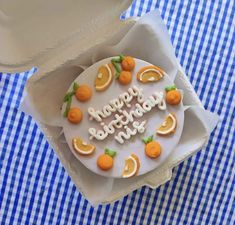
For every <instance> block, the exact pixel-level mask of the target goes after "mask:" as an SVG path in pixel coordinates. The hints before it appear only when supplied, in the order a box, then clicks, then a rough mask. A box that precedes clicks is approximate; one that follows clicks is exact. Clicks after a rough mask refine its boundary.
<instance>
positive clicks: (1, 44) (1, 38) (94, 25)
mask: <svg viewBox="0 0 235 225" xmlns="http://www.w3.org/2000/svg"><path fill="white" fill-rule="evenodd" d="M130 4H131V0H124V1H123V0H99V1H93V0H86V1H81V0H80V1H74V0H51V1H42V0H34V1H30V0H21V1H15V0H10V1H9V0H2V1H1V2H0V49H1V51H0V71H1V72H20V71H25V70H27V69H29V68H31V67H38V68H39V69H42V68H43V67H44V66H45V64H48V65H49V62H50V60H51V59H52V58H54V57H57V60H56V61H55V60H54V61H53V63H50V65H51V66H52V65H53V67H54V66H56V65H55V64H57V63H58V64H61V63H63V62H64V60H65V57H71V58H72V54H75V53H77V54H78V53H79V52H81V51H82V47H83V46H84V45H85V44H86V45H91V46H94V45H95V44H98V42H99V40H103V39H104V38H107V37H108V35H111V34H112V33H113V32H114V31H115V30H116V31H117V30H118V29H119V28H121V27H122V26H124V25H125V24H124V23H123V22H122V21H121V20H120V15H121V13H122V12H123V11H124V10H125V9H127V8H128V6H129V5H130ZM75 43H76V44H75ZM78 43H80V44H78ZM69 48H70V49H72V52H70V54H69V55H66V54H65V50H68V49H69ZM55 62H56V63H55ZM58 64H57V65H58ZM48 65H47V67H48Z"/></svg>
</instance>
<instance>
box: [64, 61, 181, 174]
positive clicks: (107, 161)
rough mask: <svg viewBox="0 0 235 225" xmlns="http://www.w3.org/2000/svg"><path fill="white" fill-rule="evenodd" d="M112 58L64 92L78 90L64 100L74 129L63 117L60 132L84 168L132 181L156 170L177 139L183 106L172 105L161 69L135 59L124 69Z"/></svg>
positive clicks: (171, 88) (170, 88) (169, 84)
mask: <svg viewBox="0 0 235 225" xmlns="http://www.w3.org/2000/svg"><path fill="white" fill-rule="evenodd" d="M113 58H114V57H112V58H106V59H103V60H101V61H99V62H97V63H95V64H93V65H92V66H90V67H89V68H87V69H86V70H84V71H83V72H82V73H81V74H80V75H79V76H78V77H77V78H76V79H75V81H74V82H73V83H72V84H71V86H70V88H69V90H68V93H71V92H72V90H79V89H80V90H79V91H74V94H72V95H70V97H68V96H69V95H67V99H65V102H64V104H63V107H62V114H64V112H65V111H66V106H67V107H68V102H69V105H70V104H71V105H70V110H71V109H73V110H74V109H79V110H77V111H76V110H74V112H73V114H72V113H71V112H70V114H69V115H66V116H67V117H69V118H72V120H75V123H76V124H75V123H71V121H69V120H68V119H69V118H66V117H64V119H63V131H64V135H65V138H66V141H67V143H68V145H69V147H70V149H71V151H72V152H73V154H74V155H75V156H76V158H77V159H78V160H80V161H81V162H82V163H83V164H84V166H86V167H87V168H88V169H90V170H91V171H93V172H95V173H97V174H99V175H102V176H108V177H115V178H121V177H131V176H134V175H141V174H145V173H147V172H149V171H151V170H153V169H155V168H157V167H159V166H160V165H161V164H162V163H163V162H164V161H165V160H166V159H167V157H168V156H169V155H170V154H171V152H172V151H173V150H174V148H175V147H176V146H177V144H178V142H179V139H180V137H181V133H182V130H183V124H184V109H183V104H182V101H180V102H177V104H175V102H174V101H177V96H175V94H176V95H177V93H174V92H177V91H178V90H175V89H176V88H175V86H174V83H173V81H172V80H171V79H170V77H169V76H168V75H167V74H166V73H165V72H164V71H163V70H161V69H160V68H158V67H156V68H155V67H154V66H153V65H152V64H150V63H148V62H145V61H143V60H140V59H136V58H135V59H134V62H135V64H134V68H131V67H133V65H132V64H131V61H128V60H126V65H125V64H123V63H122V61H121V59H120V61H121V62H116V63H115V62H114V61H112V59H113ZM116 59H117V58H116ZM117 66H119V68H117ZM158 69H159V70H158ZM119 70H120V71H119ZM128 70H129V71H128ZM120 72H121V75H120ZM109 74H112V76H111V77H109ZM130 74H131V75H130ZM116 75H118V76H119V77H118V78H117V79H115V76H116ZM120 76H122V77H120ZM130 76H131V77H130ZM157 76H160V77H159V79H158V78H157ZM120 78H121V79H120ZM102 79H104V80H105V81H103V80H102ZM154 79H157V80H154ZM168 91H169V93H168ZM75 92H76V93H75ZM170 92H171V93H170ZM178 92H179V91H178ZM68 93H67V94H68ZM167 93H168V94H167ZM172 96H173V97H172ZM67 113H68V112H67ZM71 115H76V118H75V117H72V116H71ZM168 125H169V127H168Z"/></svg>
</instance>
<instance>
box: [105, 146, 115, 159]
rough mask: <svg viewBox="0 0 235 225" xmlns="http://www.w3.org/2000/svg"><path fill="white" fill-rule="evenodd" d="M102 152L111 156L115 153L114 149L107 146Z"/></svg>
mask: <svg viewBox="0 0 235 225" xmlns="http://www.w3.org/2000/svg"><path fill="white" fill-rule="evenodd" d="M104 153H105V154H106V155H109V156H111V157H112V158H113V157H114V156H115V155H116V154H117V153H116V152H115V151H114V150H112V149H109V148H106V149H105V150H104Z"/></svg>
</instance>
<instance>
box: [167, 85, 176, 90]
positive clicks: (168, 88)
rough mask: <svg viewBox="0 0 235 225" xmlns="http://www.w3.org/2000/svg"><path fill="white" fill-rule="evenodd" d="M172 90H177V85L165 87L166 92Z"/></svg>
mask: <svg viewBox="0 0 235 225" xmlns="http://www.w3.org/2000/svg"><path fill="white" fill-rule="evenodd" d="M172 90H176V86H175V85H172V86H167V87H165V91H172Z"/></svg>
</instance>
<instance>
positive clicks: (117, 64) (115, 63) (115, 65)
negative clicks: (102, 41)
mask: <svg viewBox="0 0 235 225" xmlns="http://www.w3.org/2000/svg"><path fill="white" fill-rule="evenodd" d="M112 64H113V66H114V68H115V70H116V71H117V73H121V66H120V64H119V63H117V62H112Z"/></svg>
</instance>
